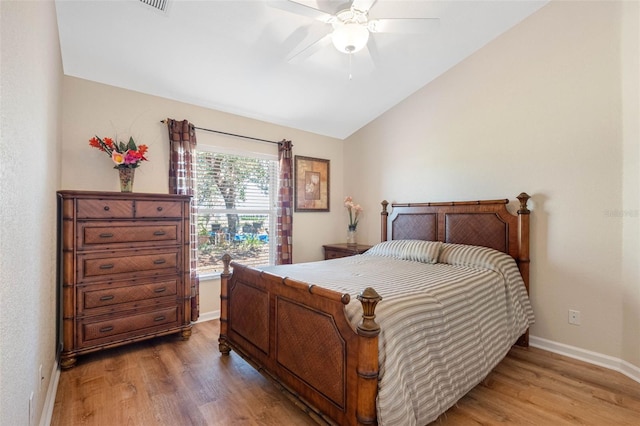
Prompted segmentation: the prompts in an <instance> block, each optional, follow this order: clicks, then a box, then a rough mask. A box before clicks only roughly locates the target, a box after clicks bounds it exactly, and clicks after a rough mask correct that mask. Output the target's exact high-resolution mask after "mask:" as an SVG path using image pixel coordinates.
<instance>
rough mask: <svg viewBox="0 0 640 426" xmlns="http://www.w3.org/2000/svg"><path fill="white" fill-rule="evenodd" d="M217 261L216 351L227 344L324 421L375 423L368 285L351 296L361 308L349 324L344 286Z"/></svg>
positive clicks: (373, 297)
mask: <svg viewBox="0 0 640 426" xmlns="http://www.w3.org/2000/svg"><path fill="white" fill-rule="evenodd" d="M223 262H224V265H225V269H224V272H223V274H222V276H221V293H220V298H221V312H220V338H219V348H220V352H222V353H223V354H228V353H229V351H230V350H231V349H233V350H235V351H236V352H237V353H238V354H240V355H241V356H242V357H244V358H245V359H247V360H248V361H249V362H250V363H252V364H254V365H255V366H257V367H258V369H259V370H261V371H262V372H264V373H266V375H267V376H268V377H270V378H272V379H273V380H275V381H276V382H277V383H279V384H280V385H282V386H283V388H284V389H285V390H286V391H287V392H288V393H289V394H290V396H293V397H295V398H296V399H298V400H300V401H301V402H302V403H303V404H304V405H305V406H306V407H307V408H309V409H310V410H311V411H312V412H313V413H315V414H316V415H318V416H320V417H321V418H322V419H323V420H324V421H327V422H329V423H336V424H340V425H356V424H358V425H372V424H376V404H375V401H376V395H377V390H378V335H379V333H380V327H379V325H378V324H377V323H376V322H375V307H376V304H377V303H378V302H379V301H380V300H381V297H380V296H379V295H378V294H377V293H376V292H375V290H373V289H371V288H367V289H365V290H364V291H363V292H362V293H361V294H360V295H359V296H358V300H360V302H361V303H362V306H363V316H362V321H360V323H359V324H358V326H357V327H356V328H355V329H354V327H353V326H352V325H351V323H350V322H349V321H348V319H347V318H346V315H345V305H346V304H347V303H349V301H350V296H349V295H348V294H341V293H338V292H335V291H331V290H327V289H324V288H321V287H317V286H313V285H310V284H307V283H303V282H300V281H296V280H292V279H288V278H283V277H279V276H276V275H273V274H270V273H267V272H263V271H259V270H256V269H253V268H250V267H246V266H243V265H240V264H236V263H231V258H230V257H229V256H228V255H225V256H224V257H223ZM230 266H231V267H233V274H231V273H230V269H229V267H230Z"/></svg>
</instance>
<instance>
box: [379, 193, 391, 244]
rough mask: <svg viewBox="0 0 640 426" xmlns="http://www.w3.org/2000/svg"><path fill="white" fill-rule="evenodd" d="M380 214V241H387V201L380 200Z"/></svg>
mask: <svg viewBox="0 0 640 426" xmlns="http://www.w3.org/2000/svg"><path fill="white" fill-rule="evenodd" d="M381 204H382V212H380V221H381V222H382V223H381V224H380V225H381V226H380V230H381V232H380V234H381V235H380V241H387V218H388V217H389V212H388V211H387V206H388V205H389V202H388V201H387V200H382V203H381Z"/></svg>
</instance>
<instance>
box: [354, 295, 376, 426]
mask: <svg viewBox="0 0 640 426" xmlns="http://www.w3.org/2000/svg"><path fill="white" fill-rule="evenodd" d="M358 300H359V301H360V303H362V321H360V323H359V324H358V328H357V331H358V336H359V347H360V350H359V351H358V406H357V409H356V416H357V419H358V424H359V425H375V424H376V395H377V394H378V372H379V371H378V335H379V334H380V325H379V324H378V323H377V322H376V321H375V318H376V315H375V310H376V305H377V304H378V302H379V301H381V300H382V297H380V295H379V294H378V293H377V292H376V291H375V290H374V289H372V288H371V287H367V288H366V289H364V291H363V292H362V293H360V294H359V295H358Z"/></svg>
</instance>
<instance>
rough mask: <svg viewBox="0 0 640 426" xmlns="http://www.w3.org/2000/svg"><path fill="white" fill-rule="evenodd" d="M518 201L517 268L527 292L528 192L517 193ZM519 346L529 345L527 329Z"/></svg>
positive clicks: (528, 260) (529, 213)
mask: <svg viewBox="0 0 640 426" xmlns="http://www.w3.org/2000/svg"><path fill="white" fill-rule="evenodd" d="M517 198H518V200H519V201H520V208H519V209H518V268H519V269H520V274H521V275H522V280H523V281H524V286H525V287H526V289H527V294H529V262H530V261H531V260H530V259H529V218H530V215H531V211H530V210H529V209H528V208H527V202H528V201H529V198H531V197H530V196H529V194H527V193H525V192H521V193H520V195H518V197H517ZM517 344H518V345H520V346H525V347H527V346H529V329H527V331H526V333H524V334H523V335H522V336H520V339H518V342H517Z"/></svg>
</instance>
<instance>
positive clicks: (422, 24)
mask: <svg viewBox="0 0 640 426" xmlns="http://www.w3.org/2000/svg"><path fill="white" fill-rule="evenodd" d="M439 26H440V18H390V19H372V20H370V21H369V27H368V28H369V31H371V32H372V33H395V34H424V33H427V32H429V31H433V30H434V29H436V28H438V27H439Z"/></svg>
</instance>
